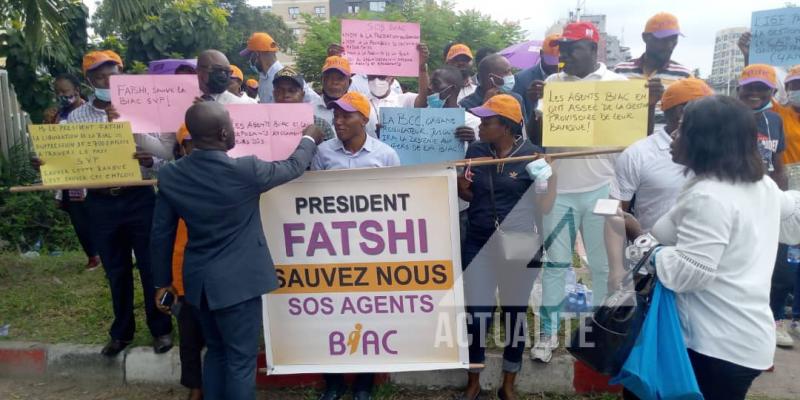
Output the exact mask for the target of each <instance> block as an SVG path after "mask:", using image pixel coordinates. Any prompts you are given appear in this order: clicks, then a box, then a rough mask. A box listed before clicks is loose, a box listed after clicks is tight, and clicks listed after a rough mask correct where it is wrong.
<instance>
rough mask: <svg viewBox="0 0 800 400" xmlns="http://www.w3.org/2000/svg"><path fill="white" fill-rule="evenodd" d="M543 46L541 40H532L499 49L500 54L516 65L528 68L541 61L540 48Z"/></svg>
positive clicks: (520, 67)
mask: <svg viewBox="0 0 800 400" xmlns="http://www.w3.org/2000/svg"><path fill="white" fill-rule="evenodd" d="M541 48H542V41H541V40H531V41H527V42H522V43H517V44H515V45H513V46H509V47H506V48H505V49H503V50H500V51H498V54H500V55H502V56H503V57H505V58H506V59H507V60H508V62H509V63H511V65H513V66H514V67H516V68H519V69H526V68H530V67H532V66H534V65H536V63H538V62H539V49H541Z"/></svg>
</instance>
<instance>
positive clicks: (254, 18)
mask: <svg viewBox="0 0 800 400" xmlns="http://www.w3.org/2000/svg"><path fill="white" fill-rule="evenodd" d="M219 3H220V7H222V8H223V9H224V10H226V11H227V12H228V14H229V17H228V29H226V31H225V35H224V36H223V37H222V38H221V40H220V43H219V44H218V45H217V46H216V48H217V49H219V50H220V51H222V52H223V53H225V54H226V55H227V56H228V60H229V61H230V62H231V64H236V65H237V66H238V67H239V68H241V70H242V71H243V72H244V73H245V75H255V73H254V72H252V71H249V66H248V61H249V60H247V59H246V58H244V57H242V56H240V55H239V52H240V51H241V50H242V49H243V48H245V46H246V45H247V39H248V38H249V37H250V35H251V34H252V33H253V32H266V33H269V34H270V36H272V38H273V39H275V41H276V42H278V45H279V46H280V48H281V50H283V51H289V50H293V49H294V47H295V45H296V42H297V39H296V38H295V37H294V33H292V31H291V29H289V27H288V26H286V24H285V23H284V22H283V20H282V19H281V18H280V17H278V16H277V15H275V14H273V13H271V12H269V11H267V10H266V9H264V8H256V7H253V6H250V5H248V4H247V2H246V1H245V0H221V1H220V2H219Z"/></svg>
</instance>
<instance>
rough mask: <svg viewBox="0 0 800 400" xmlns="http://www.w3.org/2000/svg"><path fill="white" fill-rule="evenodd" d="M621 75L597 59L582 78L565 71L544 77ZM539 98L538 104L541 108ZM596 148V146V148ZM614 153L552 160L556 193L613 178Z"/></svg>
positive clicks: (607, 78) (611, 78)
mask: <svg viewBox="0 0 800 400" xmlns="http://www.w3.org/2000/svg"><path fill="white" fill-rule="evenodd" d="M624 80H627V79H626V78H625V77H624V76H622V75H620V74H617V73H614V72H612V71H610V70H609V69H608V68H606V66H605V64H603V63H598V68H597V70H595V71H594V72H592V73H591V74H589V75H586V77H584V78H579V77H577V76H574V75H567V73H565V72H563V71H562V72H559V73H557V74H553V75H550V76H549V77H547V79H546V80H545V82H546V83H551V82H590V81H624ZM541 105H542V102H541V101H540V102H539V104H538V107H539V108H540V109H541ZM575 150H580V149H576V148H572V147H548V148H547V152H548V153H560V152H564V151H575ZM598 150H600V149H598ZM615 159H616V155H615V154H602V155H597V156H586V157H583V158H568V159H563V160H556V161H554V162H553V170H554V171H556V173H557V174H558V188H557V191H558V193H585V192H591V191H593V190H597V189H599V188H601V187H603V186H605V185H608V184H609V183H610V182H611V180H612V179H613V178H614V160H615Z"/></svg>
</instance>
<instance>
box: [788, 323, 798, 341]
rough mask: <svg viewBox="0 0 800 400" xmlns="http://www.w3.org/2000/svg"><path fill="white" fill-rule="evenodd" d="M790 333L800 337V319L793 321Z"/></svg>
mask: <svg viewBox="0 0 800 400" xmlns="http://www.w3.org/2000/svg"><path fill="white" fill-rule="evenodd" d="M789 334H792V335H795V336H798V337H800V321H792V327H791V328H790V329H789Z"/></svg>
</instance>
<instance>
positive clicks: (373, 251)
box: [358, 219, 386, 256]
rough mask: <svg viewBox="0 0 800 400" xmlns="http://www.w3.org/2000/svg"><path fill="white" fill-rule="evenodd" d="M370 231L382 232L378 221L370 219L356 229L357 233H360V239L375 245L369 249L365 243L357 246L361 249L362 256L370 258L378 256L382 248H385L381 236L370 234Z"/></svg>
mask: <svg viewBox="0 0 800 400" xmlns="http://www.w3.org/2000/svg"><path fill="white" fill-rule="evenodd" d="M370 229H372V230H374V231H375V232H383V228H382V227H381V224H380V223H379V222H378V221H375V220H372V219H368V220H366V221H364V222H362V223H361V226H359V227H358V231H359V233H361V237H362V238H364V240H369V241H371V242H373V243H375V246H373V247H370V246H369V245H367V243H365V242H361V243H359V245H358V246H359V247H360V248H361V251H363V252H364V254H367V255H370V256H376V255H378V254H381V253H383V250H384V248H386V244H385V243H384V242H383V238H382V237H381V235H378V234H377V233H374V232H371V231H370Z"/></svg>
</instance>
